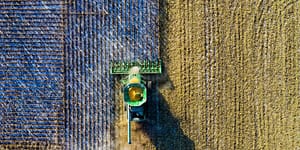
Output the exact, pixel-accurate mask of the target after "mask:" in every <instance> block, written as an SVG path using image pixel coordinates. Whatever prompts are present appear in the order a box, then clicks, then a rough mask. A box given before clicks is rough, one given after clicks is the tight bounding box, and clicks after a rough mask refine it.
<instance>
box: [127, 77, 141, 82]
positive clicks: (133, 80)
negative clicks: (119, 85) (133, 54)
mask: <svg viewBox="0 0 300 150" xmlns="http://www.w3.org/2000/svg"><path fill="white" fill-rule="evenodd" d="M129 83H141V81H140V80H139V79H138V78H137V77H133V78H132V79H130V80H129Z"/></svg>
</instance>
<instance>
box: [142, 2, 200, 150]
mask: <svg viewBox="0 0 300 150" xmlns="http://www.w3.org/2000/svg"><path fill="white" fill-rule="evenodd" d="M167 7H168V4H167V2H166V0H160V22H159V23H160V57H161V59H162V60H163V73H162V74H161V75H154V76H151V80H152V81H154V82H155V83H154V85H153V88H152V89H149V91H148V94H149V97H148V101H147V104H146V114H147V121H145V122H143V123H141V129H142V130H143V132H144V133H146V134H147V135H148V137H149V139H150V140H151V142H152V143H153V145H155V147H156V149H159V150H174V149H181V150H194V149H195V143H194V142H193V141H192V140H191V139H189V138H188V137H187V136H186V135H184V132H183V131H182V129H181V128H180V122H179V120H178V119H177V118H176V117H175V116H173V114H172V112H171V111H170V108H169V105H168V103H167V101H166V99H165V98H164V97H163V95H162V94H161V93H160V92H159V89H167V90H174V85H173V83H172V81H171V80H170V77H169V74H168V72H167V70H166V68H167V65H168V63H169V61H170V58H169V57H168V53H167V51H166V48H167V44H168V41H167V35H168V14H167V13H168V12H167Z"/></svg>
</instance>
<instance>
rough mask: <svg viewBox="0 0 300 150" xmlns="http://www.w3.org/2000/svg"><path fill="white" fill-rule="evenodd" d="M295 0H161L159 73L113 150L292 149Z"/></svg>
mask: <svg viewBox="0 0 300 150" xmlns="http://www.w3.org/2000/svg"><path fill="white" fill-rule="evenodd" d="M299 16H300V2H299V1H294V0H279V1H275V0H270V1H264V0H241V1H238V0H233V1H231V0H203V1H200V0H199V1H198V0H187V1H184V0H176V1H172V0H162V1H161V2H160V55H161V58H162V59H163V61H164V74H163V75H161V76H159V77H157V79H156V80H157V81H158V88H157V90H155V91H156V92H153V93H154V94H152V96H153V97H154V98H152V99H151V100H150V102H149V106H148V115H149V116H148V117H149V120H150V121H148V122H146V123H144V124H136V125H133V133H132V136H133V138H132V141H133V143H132V144H131V145H127V143H126V140H127V139H126V136H127V134H126V132H127V128H126V126H127V125H126V120H125V119H126V117H124V116H123V115H124V114H122V113H123V109H122V107H121V106H122V105H123V104H120V107H119V109H118V110H119V111H120V113H121V115H120V116H118V119H117V121H116V131H117V132H116V135H115V136H116V137H115V140H116V141H118V142H117V147H116V148H117V149H170V150H171V149H182V150H185V149H187V150H188V149H199V150H200V149H224V150H225V149H241V150H242V149H245V150H246V149H272V150H273V149H280V150H283V149H286V150H292V149H295V150H296V149H299V148H300V121H299V116H300V110H299V106H300V105H299V100H300V82H299V80H300V45H299V43H300V17H299Z"/></svg>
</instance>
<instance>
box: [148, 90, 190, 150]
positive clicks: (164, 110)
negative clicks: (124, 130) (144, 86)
mask: <svg viewBox="0 0 300 150" xmlns="http://www.w3.org/2000/svg"><path fill="white" fill-rule="evenodd" d="M149 93H152V94H151V95H149V100H148V102H147V105H146V114H147V121H146V122H143V123H142V130H143V132H144V133H146V134H147V135H148V137H149V139H150V140H151V142H152V143H153V145H155V147H156V149H162V150H174V149H182V150H193V149H195V144H194V142H193V141H192V140H191V139H189V138H188V137H187V136H186V135H184V132H183V131H182V129H181V128H180V123H179V121H178V119H176V118H175V117H174V116H173V115H172V113H171V111H170V109H169V106H168V104H167V102H166V100H165V99H164V97H163V96H162V95H161V93H159V91H158V89H157V88H153V89H151V90H150V91H149Z"/></svg>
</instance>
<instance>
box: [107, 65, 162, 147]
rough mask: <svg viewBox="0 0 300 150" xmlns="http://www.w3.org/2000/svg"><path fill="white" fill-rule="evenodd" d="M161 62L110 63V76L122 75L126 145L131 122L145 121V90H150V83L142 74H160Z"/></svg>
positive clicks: (129, 134) (129, 136)
mask: <svg viewBox="0 0 300 150" xmlns="http://www.w3.org/2000/svg"><path fill="white" fill-rule="evenodd" d="M161 72H162V64H161V61H160V60H159V61H143V62H112V63H110V74H112V75H123V76H124V77H123V79H121V84H122V93H123V100H124V103H125V111H127V121H128V144H131V121H135V122H142V121H144V120H145V119H146V116H145V108H144V106H145V103H146V102H147V89H149V88H151V86H152V85H151V84H152V82H151V81H146V80H145V79H144V78H143V76H142V75H144V74H150V75H151V74H160V73H161Z"/></svg>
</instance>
